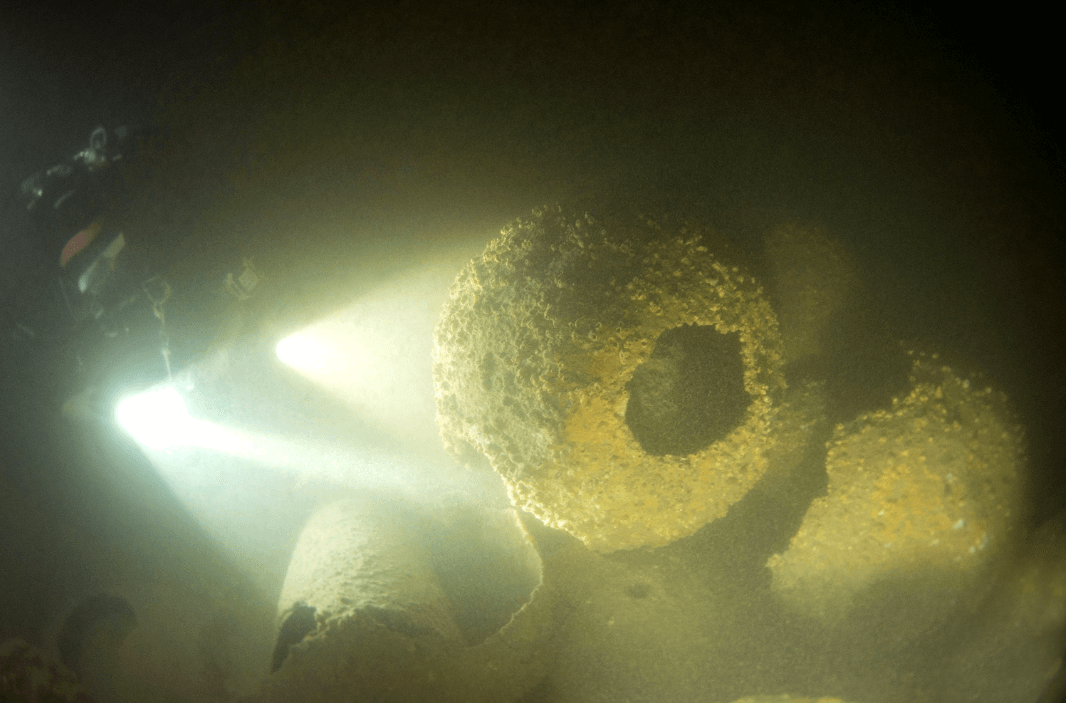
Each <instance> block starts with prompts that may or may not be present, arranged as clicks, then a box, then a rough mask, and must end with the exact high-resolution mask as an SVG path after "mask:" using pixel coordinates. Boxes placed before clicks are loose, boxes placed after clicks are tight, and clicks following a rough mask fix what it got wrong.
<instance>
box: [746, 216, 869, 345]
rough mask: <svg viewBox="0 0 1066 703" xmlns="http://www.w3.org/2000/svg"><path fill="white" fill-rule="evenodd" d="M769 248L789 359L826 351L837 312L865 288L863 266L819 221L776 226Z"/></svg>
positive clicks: (772, 281)
mask: <svg viewBox="0 0 1066 703" xmlns="http://www.w3.org/2000/svg"><path fill="white" fill-rule="evenodd" d="M764 248H765V250H766V260H767V263H768V264H769V269H770V289H771V291H772V293H773V296H774V310H775V311H776V312H777V319H778V322H779V323H780V324H781V339H782V344H783V347H784V357H785V360H786V361H787V362H792V361H796V360H798V359H802V358H804V357H807V356H815V355H818V354H821V353H822V352H823V351H824V350H825V349H824V347H825V341H826V335H827V334H828V331H829V324H830V321H831V320H832V318H833V315H834V314H838V313H839V311H840V310H841V308H843V307H844V306H845V305H847V304H848V303H849V302H850V301H851V299H852V298H853V297H854V296H855V293H856V292H857V290H858V289H859V273H858V268H857V267H856V265H855V263H854V262H853V261H852V260H851V257H850V256H849V255H848V253H847V252H846V251H845V249H844V248H843V247H842V246H841V245H840V244H839V243H838V242H835V241H833V240H832V239H830V238H829V237H828V236H827V235H826V233H825V232H824V231H823V230H821V229H819V228H817V227H801V226H798V225H795V224H784V225H781V226H779V227H775V228H774V229H773V231H771V232H770V234H769V235H767V237H766V241H765V246H764Z"/></svg>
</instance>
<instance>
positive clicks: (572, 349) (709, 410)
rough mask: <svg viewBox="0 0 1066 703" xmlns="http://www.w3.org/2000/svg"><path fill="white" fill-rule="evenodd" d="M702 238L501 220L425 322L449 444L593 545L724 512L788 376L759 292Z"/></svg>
mask: <svg viewBox="0 0 1066 703" xmlns="http://www.w3.org/2000/svg"><path fill="white" fill-rule="evenodd" d="M709 238H710V236H709V233H708V232H705V231H702V230H699V229H690V228H685V227H678V228H664V227H661V226H659V225H657V224H655V223H653V222H650V221H646V220H644V221H637V222H633V223H627V224H613V223H612V224H603V223H601V222H599V221H597V220H595V219H593V218H591V217H589V216H587V215H584V216H577V215H573V214H570V213H567V212H565V211H563V210H562V209H561V208H548V209H544V210H539V211H535V212H534V213H533V215H532V217H530V218H528V219H525V220H521V221H518V222H516V223H515V224H513V225H512V226H510V227H508V228H507V229H506V230H505V231H504V232H503V233H502V236H500V237H499V238H498V239H496V240H494V241H492V242H491V243H490V244H489V245H488V247H487V248H486V250H485V252H484V253H483V254H482V255H481V256H480V257H478V258H477V259H475V260H474V261H472V262H471V263H470V264H469V265H468V266H467V267H466V268H465V269H464V270H463V271H462V272H461V273H460V274H459V276H458V278H457V280H456V281H455V283H454V284H453V287H452V291H451V299H450V300H449V302H448V303H447V304H446V305H445V308H444V311H443V314H442V316H441V320H440V322H439V323H438V325H437V329H436V349H435V355H434V379H435V382H436V394H437V419H438V424H439V426H440V429H441V435H442V437H443V439H444V442H445V445H446V447H447V449H448V450H449V451H450V452H451V453H452V455H453V456H455V457H456V458H457V459H459V460H460V461H463V462H468V463H475V462H476V461H478V460H479V456H480V455H483V456H484V457H487V458H488V460H489V462H491V464H492V466H493V467H494V468H495V469H496V471H498V472H499V473H500V474H501V475H502V476H503V478H504V479H505V481H506V482H507V485H508V487H509V490H510V495H511V499H512V502H513V503H514V504H515V505H516V506H518V507H521V508H523V509H525V510H527V511H529V512H531V513H533V514H534V515H536V516H537V517H539V518H540V519H541V520H543V521H544V522H545V523H547V524H549V525H551V526H554V527H557V528H561V529H564V530H566V531H568V532H570V533H571V534H573V535H575V536H577V537H578V538H580V539H581V540H583V541H584V542H585V543H586V544H587V545H588V546H590V547H592V548H595V549H598V550H602V551H610V550H616V549H627V548H633V547H640V546H645V545H648V546H657V545H663V544H667V543H669V542H671V541H673V540H675V539H677V538H679V537H683V536H685V535H688V534H691V533H693V532H695V531H696V530H697V529H698V528H699V527H701V526H702V525H704V524H706V523H707V522H709V521H711V520H714V519H715V518H717V517H720V516H722V515H724V514H725V512H726V511H727V510H728V509H729V506H731V505H732V504H733V503H735V502H736V501H738V500H739V499H740V498H741V497H742V496H743V495H744V494H745V493H747V491H748V490H749V489H750V488H751V486H752V485H753V484H754V483H755V482H756V481H757V480H758V479H759V477H760V476H761V475H762V474H763V473H764V472H765V471H766V468H767V466H768V464H769V461H768V458H767V457H768V454H769V453H770V452H771V451H772V450H773V448H774V444H775V441H776V440H775V435H774V432H773V429H772V421H773V417H774V413H775V412H776V409H777V407H778V404H779V402H780V399H781V397H782V394H783V391H784V388H785V383H784V378H783V376H782V373H781V351H780V341H779V338H778V334H777V321H776V318H775V316H774V313H773V311H772V310H771V308H770V305H769V303H768V302H767V300H766V298H765V297H764V296H763V293H762V291H761V289H760V288H759V286H758V285H757V284H756V283H755V281H754V280H752V278H751V276H750V275H748V274H747V273H745V272H744V271H743V270H741V269H740V268H738V267H736V266H729V265H726V264H724V263H722V262H721V261H719V260H718V259H716V258H715V256H714V255H713V254H712V253H711V252H710V251H709V249H708V246H707V243H708V239H709Z"/></svg>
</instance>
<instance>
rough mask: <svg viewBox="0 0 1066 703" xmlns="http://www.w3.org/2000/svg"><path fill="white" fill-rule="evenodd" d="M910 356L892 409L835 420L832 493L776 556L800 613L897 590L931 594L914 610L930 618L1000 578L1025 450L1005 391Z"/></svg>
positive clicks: (842, 609) (839, 611)
mask: <svg viewBox="0 0 1066 703" xmlns="http://www.w3.org/2000/svg"><path fill="white" fill-rule="evenodd" d="M912 358H913V370H912V373H911V379H910V387H909V389H908V390H907V392H906V393H905V394H903V395H901V396H900V397H898V398H896V399H895V400H894V401H893V403H892V407H891V408H890V409H888V410H882V411H877V412H873V413H870V414H867V415H865V416H863V417H860V418H859V419H857V420H856V421H854V422H853V423H850V424H849V425H848V426H843V425H838V426H837V427H836V429H835V431H834V433H833V437H832V439H831V440H830V442H829V448H828V455H827V457H826V469H827V471H828V473H829V490H828V493H827V495H826V496H825V497H823V498H819V499H817V500H815V501H814V502H813V504H812V505H811V507H810V509H809V510H808V511H807V514H806V516H805V517H804V520H803V523H802V525H801V526H800V529H799V532H797V534H796V535H795V536H794V537H793V538H792V542H791V544H790V546H789V549H788V550H787V551H785V552H784V553H782V554H777V555H775V556H773V557H771V559H770V561H769V567H770V569H771V571H772V572H773V590H774V591H775V592H776V593H777V594H778V595H779V596H781V597H782V598H783V599H785V600H786V601H787V602H788V603H790V604H792V605H793V606H795V607H796V608H797V609H799V610H801V611H804V612H806V613H809V614H812V615H817V616H821V617H824V618H827V619H829V620H836V619H839V618H840V617H842V616H844V615H845V614H847V613H848V611H849V609H850V608H852V607H853V606H854V605H855V604H856V602H857V601H862V602H864V603H867V604H868V603H869V602H870V600H871V599H875V600H877V601H878V602H888V601H886V600H885V598H886V597H887V596H886V593H888V592H887V591H886V590H885V589H886V588H888V589H890V591H891V593H892V594H905V593H914V594H917V596H916V598H919V599H922V600H923V601H926V602H925V603H924V604H921V605H918V604H916V603H917V601H915V604H914V607H913V608H909V613H910V614H911V615H913V614H914V613H916V612H918V611H919V609H920V608H926V610H925V611H924V614H923V616H922V617H925V618H926V619H928V618H929V617H933V616H935V615H936V612H937V610H938V608H941V606H943V607H945V608H946V607H949V606H950V605H951V604H952V603H954V602H956V600H957V598H956V596H957V595H961V594H964V593H967V592H969V593H970V594H971V595H973V589H974V588H975V587H976V586H978V585H979V584H980V583H984V582H987V581H990V580H991V579H990V578H989V576H990V569H991V568H992V567H993V566H995V565H996V563H997V560H998V561H1001V560H999V559H998V558H999V557H1000V556H1001V555H1002V554H1003V553H1004V551H1005V550H1006V548H1007V547H1008V546H1009V545H1010V544H1011V543H1012V540H1013V539H1014V536H1015V531H1016V528H1017V526H1018V523H1019V520H1020V517H1021V501H1022V480H1023V472H1024V461H1025V459H1024V457H1025V450H1024V441H1023V434H1022V431H1021V429H1020V428H1019V427H1018V426H1016V425H1015V424H1013V422H1012V421H1011V419H1010V418H1011V415H1010V413H1009V411H1008V409H1007V404H1006V399H1005V397H1004V396H1003V395H1002V394H1001V393H998V392H997V391H994V390H993V389H992V388H990V387H987V386H984V385H979V384H978V383H976V382H974V381H972V380H970V379H966V378H961V377H960V376H959V375H957V374H956V373H955V372H954V371H952V369H950V368H949V367H947V366H944V365H943V364H941V363H939V362H938V360H937V359H936V357H935V356H933V357H925V356H922V355H918V354H913V355H912ZM864 593H866V594H868V597H866V598H862V597H861V596H862V595H863V594H864ZM937 594H941V595H943V596H944V597H943V599H942V600H943V603H940V604H938V603H933V596H935V595H937ZM899 602H903V601H899ZM906 602H907V603H909V604H910V603H911V601H906ZM927 616H928V617H927Z"/></svg>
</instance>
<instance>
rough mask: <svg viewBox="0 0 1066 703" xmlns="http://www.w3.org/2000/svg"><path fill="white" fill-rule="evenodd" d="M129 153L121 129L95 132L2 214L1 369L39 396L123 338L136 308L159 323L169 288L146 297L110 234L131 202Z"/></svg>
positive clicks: (118, 236)
mask: <svg viewBox="0 0 1066 703" xmlns="http://www.w3.org/2000/svg"><path fill="white" fill-rule="evenodd" d="M134 143H135V138H134V133H133V131H131V130H130V129H128V128H126V127H119V128H117V129H112V130H108V129H105V128H104V127H97V128H96V129H94V130H93V132H92V134H91V135H90V137H89V144H88V146H87V147H86V148H84V149H82V150H80V151H78V152H77V153H76V154H74V155H73V156H72V157H70V158H69V159H67V160H65V161H63V162H61V163H59V164H56V165H54V166H52V167H50V168H47V169H44V170H42V171H39V172H37V173H35V174H33V175H32V176H29V177H28V178H26V179H24V180H23V181H22V183H21V185H20V186H19V188H18V190H17V192H15V193H14V194H13V195H12V196H11V197H10V198H9V200H8V202H7V203H6V204H5V206H4V213H3V218H2V219H0V226H2V227H3V229H4V230H5V231H4V232H3V234H4V237H3V239H4V241H3V249H4V250H5V252H6V256H5V257H4V258H5V259H7V261H6V262H5V263H4V266H3V270H2V271H0V283H2V287H0V293H2V297H3V300H2V304H0V305H2V307H0V325H2V330H0V331H2V334H3V337H4V340H3V347H2V351H3V354H4V356H5V357H7V358H5V360H4V361H5V364H4V366H5V367H7V368H6V373H8V374H11V375H13V376H18V377H22V378H24V379H25V380H26V381H27V382H28V383H29V384H30V385H34V386H35V387H37V388H41V387H42V386H54V385H55V384H56V383H57V382H58V383H64V382H65V381H70V380H71V377H72V376H76V375H78V373H79V372H80V371H81V369H82V368H83V367H84V365H85V358H84V357H85V355H86V354H89V353H97V352H100V351H102V349H101V344H100V343H101V341H107V340H111V341H115V340H121V339H122V338H123V336H125V335H129V334H130V327H131V326H133V325H134V324H135V323H134V321H133V318H134V317H136V315H138V314H140V315H143V314H144V310H136V308H147V309H149V310H151V309H152V308H154V309H155V312H156V317H159V316H160V315H161V308H160V305H161V301H162V300H163V299H164V298H165V295H166V294H167V293H168V292H169V288H166V287H165V286H166V284H165V283H164V282H162V279H159V284H158V290H157V292H156V293H154V294H153V293H152V292H150V291H149V289H148V287H146V286H145V284H144V280H145V279H147V276H146V275H144V274H143V273H141V274H138V272H135V271H134V270H133V267H132V265H131V262H130V261H129V260H128V259H129V258H130V257H129V254H128V251H127V247H126V244H127V242H126V237H125V235H124V234H123V233H122V232H121V231H119V230H118V229H117V228H115V227H114V226H113V225H112V224H111V222H113V221H114V216H115V215H116V214H118V213H120V212H121V210H122V208H123V207H124V206H125V205H126V201H127V200H128V194H127V188H126V183H125V174H124V169H123V165H124V163H125V162H126V161H127V160H128V159H129V158H130V153H131V151H132V147H133V146H134ZM156 296H158V297H156ZM145 299H147V302H148V303H149V305H147V306H145V305H143V304H142V305H135V303H137V302H138V301H141V302H142V303H143V302H144V301H145ZM149 317H150V315H149ZM156 329H158V322H156ZM105 346H106V345H105ZM112 346H113V345H112ZM103 351H104V353H105V354H107V353H109V352H108V351H106V350H103ZM55 390H56V391H58V392H67V391H68V390H69V388H56V389H55Z"/></svg>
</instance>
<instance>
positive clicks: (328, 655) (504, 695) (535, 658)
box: [257, 500, 552, 703]
mask: <svg viewBox="0 0 1066 703" xmlns="http://www.w3.org/2000/svg"><path fill="white" fill-rule="evenodd" d="M421 519H422V521H423V522H424V520H425V519H426V518H425V517H424V516H423V518H421ZM453 522H456V521H453ZM459 522H460V523H461V524H460V525H459V527H456V526H455V525H454V524H453V525H451V526H450V527H448V529H440V530H438V532H437V533H436V534H432V535H429V534H426V533H425V531H424V530H422V531H420V529H419V528H418V527H417V524H419V520H418V519H412V516H411V515H410V514H407V513H405V512H404V510H403V509H400V508H398V506H396V505H391V504H388V503H373V502H369V501H363V500H343V501H339V502H337V503H334V504H331V505H328V506H325V507H324V508H321V509H320V510H318V511H317V512H316V513H315V514H314V515H313V516H312V517H311V519H310V520H309V522H308V524H307V525H306V526H305V528H304V531H303V533H302V534H301V536H300V539H299V541H298V543H297V545H296V549H295V550H294V552H293V558H292V561H291V562H290V565H289V571H288V574H287V576H286V579H285V584H284V587H283V589H282V594H281V598H280V600H279V603H278V617H279V634H278V640H277V646H276V648H275V651H274V656H273V660H272V662H271V667H270V668H271V673H270V676H269V678H268V679H267V681H266V683H265V685H264V688H263V690H262V691H261V692H260V695H259V696H258V697H257V700H260V701H264V702H265V701H269V702H270V703H295V702H297V701H299V703H308V702H311V701H321V702H323V703H326V702H330V703H332V702H333V701H346V700H363V699H366V700H375V701H388V702H390V703H401V702H406V701H412V702H413V701H427V700H433V701H445V702H455V703H458V702H460V701H462V702H463V703H469V702H478V701H483V702H484V703H489V702H490V701H491V702H493V703H497V702H500V703H505V702H506V701H509V700H513V699H514V698H516V697H518V696H520V695H521V694H523V693H524V692H526V691H527V690H529V688H531V687H532V686H533V685H534V684H535V683H536V682H537V681H539V680H540V679H541V678H543V676H544V674H545V672H546V666H547V663H548V662H549V661H550V660H551V656H550V651H551V650H550V647H549V642H550V639H551V633H552V627H551V625H552V622H551V613H552V607H551V601H550V598H548V597H547V595H546V592H545V589H544V584H543V582H542V580H541V579H542V572H541V562H540V557H539V555H538V554H537V552H536V549H535V547H534V545H533V544H532V542H531V541H530V539H529V536H528V534H527V533H526V532H525V529H524V528H523V526H522V524H521V522H520V521H519V520H518V518H517V516H516V515H515V514H514V512H513V511H511V510H507V511H502V512H501V511H492V510H473V509H472V510H470V511H467V513H466V514H464V516H462V520H459ZM442 534H443V535H444V537H445V538H444V539H443V540H442ZM456 535H462V536H463V537H464V538H465V539H463V540H462V542H463V543H462V544H458V545H450V544H443V543H442V542H448V541H449V539H451V540H454V539H455V537H456ZM434 550H435V551H434ZM442 550H444V551H442ZM447 550H451V551H450V552H449V551H447ZM463 560H465V562H466V563H467V564H470V563H473V564H481V563H484V564H486V565H490V566H491V573H487V574H486V573H484V572H483V571H482V572H479V571H478V570H477V569H474V568H466V569H465V573H463V574H458V575H457V574H456V573H454V571H455V570H456V568H455V567H453V565H452V562H453V561H458V562H463ZM458 568H462V565H460V566H459V567H458ZM442 569H443V570H445V571H447V572H448V573H446V574H445V576H441V570H442ZM479 575H480V576H483V577H484V579H485V580H488V581H496V580H498V581H500V582H501V583H503V585H502V586H501V585H500V583H496V582H489V583H470V582H469V579H470V578H472V577H475V576H479ZM445 577H446V578H447V581H448V583H444V582H443V579H444V578H445ZM463 578H466V579H467V580H466V581H464V580H463ZM508 588H509V589H510V590H508ZM501 589H502V590H501ZM471 594H473V595H471ZM471 598H473V599H476V600H477V601H478V602H477V603H475V602H467V601H470V599H471ZM479 606H480V609H481V610H483V609H486V608H490V607H491V608H492V609H493V610H494V612H491V613H485V612H481V610H479ZM495 611H499V612H495ZM457 615H461V617H457Z"/></svg>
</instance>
